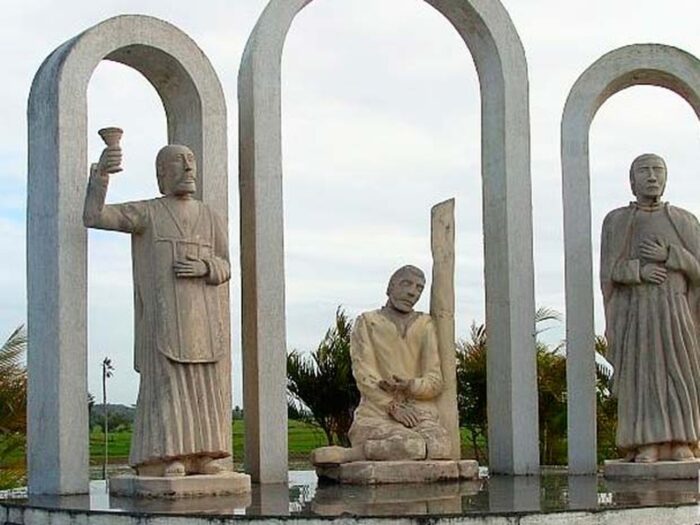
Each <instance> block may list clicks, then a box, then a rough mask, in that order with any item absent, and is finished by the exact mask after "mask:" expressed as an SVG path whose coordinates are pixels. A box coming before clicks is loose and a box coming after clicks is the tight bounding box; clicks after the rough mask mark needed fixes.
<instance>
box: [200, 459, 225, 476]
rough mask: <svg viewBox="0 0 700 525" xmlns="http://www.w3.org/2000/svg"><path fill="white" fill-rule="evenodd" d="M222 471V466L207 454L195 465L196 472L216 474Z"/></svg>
mask: <svg viewBox="0 0 700 525" xmlns="http://www.w3.org/2000/svg"><path fill="white" fill-rule="evenodd" d="M223 471H224V467H222V466H221V465H220V464H219V463H218V462H217V461H215V460H214V459H212V458H210V457H208V456H205V457H203V458H202V459H201V460H199V465H198V466H197V473H199V474H207V475H211V476H214V475H216V474H221V473H222V472H223Z"/></svg>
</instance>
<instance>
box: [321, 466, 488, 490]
mask: <svg viewBox="0 0 700 525" xmlns="http://www.w3.org/2000/svg"><path fill="white" fill-rule="evenodd" d="M316 474H317V475H318V477H319V478H321V479H326V480H331V481H335V482H337V483H347V484H349V485H379V484H384V483H387V484H388V483H431V482H434V481H456V480H460V479H477V478H478V477H479V464H478V463H477V462H476V461H474V460H462V461H453V460H448V461H431V460H428V461H354V462H352V463H343V464H341V465H317V466H316Z"/></svg>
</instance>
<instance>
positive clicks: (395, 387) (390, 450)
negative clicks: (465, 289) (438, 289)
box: [348, 265, 452, 461]
mask: <svg viewBox="0 0 700 525" xmlns="http://www.w3.org/2000/svg"><path fill="white" fill-rule="evenodd" d="M425 284H426V279H425V274H424V273H423V271H422V270H420V269H419V268H417V267H415V266H411V265H405V266H402V267H401V268H399V269H397V270H396V271H395V272H394V273H393V274H392V275H391V278H390V279H389V281H388V285H387V287H386V295H387V301H386V304H385V305H384V306H383V307H382V308H380V309H378V310H373V311H370V312H364V313H362V314H360V315H359V316H358V317H357V319H356V320H355V324H354V326H353V329H352V335H351V338H350V358H351V360H352V374H353V376H354V377H355V379H356V381H357V388H358V390H359V392H360V403H359V404H358V406H357V408H356V409H355V413H354V414H353V422H352V426H351V427H350V430H349V432H348V437H349V438H350V443H351V445H352V449H351V454H350V455H357V456H359V457H362V458H363V459H367V460H371V461H393V460H414V461H416V460H424V459H426V458H428V459H449V458H450V456H451V455H452V451H451V439H450V436H449V435H448V433H447V430H446V429H445V428H444V426H443V425H442V422H441V421H440V417H439V411H438V406H437V400H438V398H439V397H440V395H442V392H443V384H444V382H443V377H442V366H441V362H440V353H439V350H438V340H437V333H436V331H435V323H434V321H433V318H432V317H431V316H430V315H428V314H425V313H421V312H416V311H415V310H414V309H413V307H414V306H415V304H416V303H417V302H418V300H419V299H420V297H421V295H422V293H423V289H424V287H425ZM378 288H379V289H383V287H381V288H380V287H378ZM355 452H356V454H354V453H355Z"/></svg>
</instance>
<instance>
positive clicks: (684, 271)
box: [600, 203, 700, 449]
mask: <svg viewBox="0 0 700 525" xmlns="http://www.w3.org/2000/svg"><path fill="white" fill-rule="evenodd" d="M649 235H651V236H652V237H656V238H663V239H664V241H665V242H666V243H668V244H669V256H668V260H667V261H666V262H665V263H662V264H664V266H665V267H666V269H667V272H668V274H667V277H666V280H665V281H664V282H663V283H661V284H658V285H657V284H652V283H648V282H643V281H642V279H641V276H640V272H641V268H642V267H643V266H644V265H645V264H649V263H650V262H648V261H644V260H643V258H641V256H640V255H639V243H640V242H641V241H643V240H644V238H647V237H648V236H649ZM652 264H653V263H652ZM600 268H601V270H600V273H601V287H602V291H603V301H604V305H605V321H606V328H605V336H606V339H607V341H608V356H607V358H608V360H609V361H610V362H611V364H612V365H613V367H614V376H613V394H614V395H615V396H616V397H617V398H618V427H617V445H618V446H619V447H620V448H622V449H634V448H636V447H639V446H643V445H648V444H653V443H670V442H673V443H688V444H693V443H695V442H697V441H698V438H700V355H699V354H700V348H699V347H698V341H699V340H700V338H699V333H698V328H699V327H700V323H699V322H698V321H699V319H700V316H699V315H698V313H699V309H698V306H699V301H698V298H699V297H700V294H699V293H698V285H700V225H699V224H698V221H697V219H696V218H695V217H694V216H693V215H692V214H691V213H689V212H687V211H685V210H683V209H681V208H676V207H674V206H670V205H668V204H664V205H662V206H661V207H659V208H658V209H656V210H654V211H650V210H644V209H641V208H640V207H638V206H637V205H636V203H631V204H630V206H628V207H625V208H619V209H616V210H613V211H612V212H610V213H609V214H608V215H607V216H606V218H605V221H604V223H603V234H602V244H601V265H600Z"/></svg>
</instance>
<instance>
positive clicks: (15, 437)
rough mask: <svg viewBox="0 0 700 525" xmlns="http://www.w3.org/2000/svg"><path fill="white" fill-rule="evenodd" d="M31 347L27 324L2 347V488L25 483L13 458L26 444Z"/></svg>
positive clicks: (0, 461) (0, 398) (0, 353)
mask: <svg viewBox="0 0 700 525" xmlns="http://www.w3.org/2000/svg"><path fill="white" fill-rule="evenodd" d="M26 349H27V334H26V332H25V330H24V326H23V325H22V326H19V327H18V328H16V329H15V330H14V331H13V332H12V333H11V334H10V336H9V337H8V338H7V340H6V341H5V343H4V344H3V345H2V347H0V489H6V488H11V487H16V486H18V485H20V484H21V483H23V480H24V476H25V472H24V469H23V468H21V467H17V466H15V465H10V464H9V463H10V458H11V457H12V456H13V455H16V453H17V451H18V450H21V449H22V448H23V447H24V444H25V438H24V436H25V434H26V431H27V416H26V414H27V369H26V367H25V365H24V363H23V359H24V354H25V351H26Z"/></svg>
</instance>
